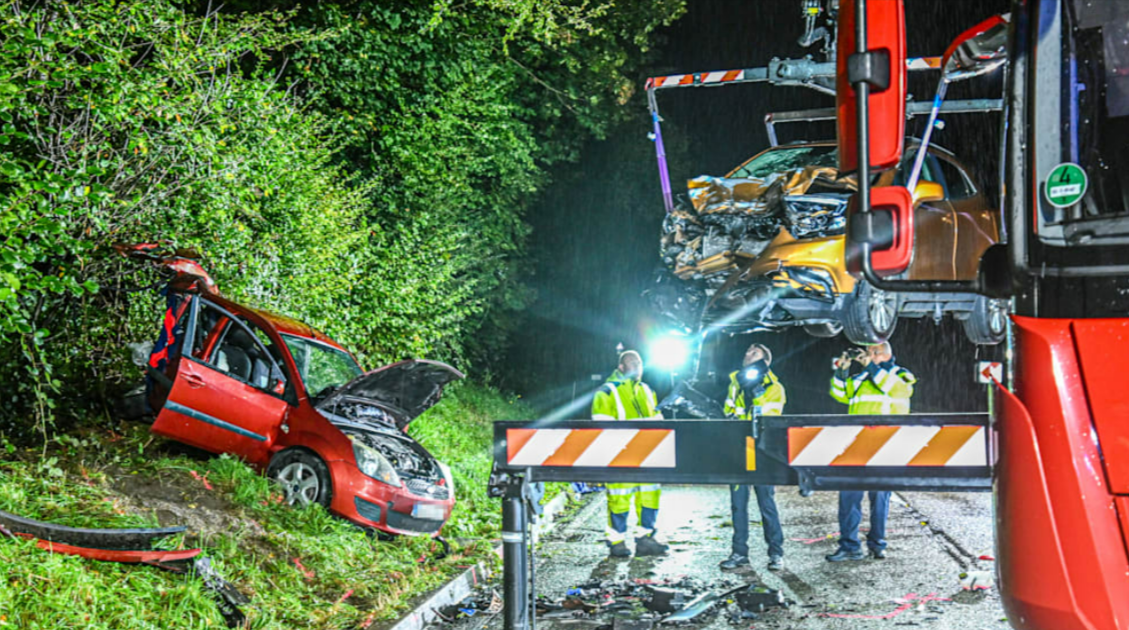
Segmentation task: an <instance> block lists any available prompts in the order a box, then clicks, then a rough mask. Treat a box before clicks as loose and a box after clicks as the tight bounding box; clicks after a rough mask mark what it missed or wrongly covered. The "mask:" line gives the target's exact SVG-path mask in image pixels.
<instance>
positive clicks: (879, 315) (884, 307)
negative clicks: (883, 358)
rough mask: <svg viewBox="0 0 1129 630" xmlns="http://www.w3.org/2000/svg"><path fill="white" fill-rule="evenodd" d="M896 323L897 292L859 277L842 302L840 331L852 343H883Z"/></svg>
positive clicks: (892, 331) (892, 332)
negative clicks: (889, 290) (841, 329)
mask: <svg viewBox="0 0 1129 630" xmlns="http://www.w3.org/2000/svg"><path fill="white" fill-rule="evenodd" d="M897 325H898V296H896V295H894V294H892V293H888V292H886V291H882V290H879V289H875V288H874V287H873V286H871V285H870V283H869V282H866V281H865V280H860V281H859V283H858V286H857V287H856V288H855V293H854V295H851V296H850V297H849V298H848V299H847V302H846V304H844V305H843V332H844V333H845V334H846V335H847V339H849V340H850V341H851V343H858V344H874V343H882V342H883V341H886V340H887V339H889V338H890V335H892V334H894V328H895V327H896V326H897Z"/></svg>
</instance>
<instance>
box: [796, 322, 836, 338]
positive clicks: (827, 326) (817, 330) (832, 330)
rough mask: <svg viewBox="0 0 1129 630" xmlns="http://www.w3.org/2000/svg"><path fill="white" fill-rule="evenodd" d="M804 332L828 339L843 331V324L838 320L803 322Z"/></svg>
mask: <svg viewBox="0 0 1129 630" xmlns="http://www.w3.org/2000/svg"><path fill="white" fill-rule="evenodd" d="M804 332H806V333H807V334H809V335H811V336H812V337H821V338H824V339H829V338H831V337H837V336H839V333H841V332H843V325H842V324H840V323H839V322H824V323H822V324H804Z"/></svg>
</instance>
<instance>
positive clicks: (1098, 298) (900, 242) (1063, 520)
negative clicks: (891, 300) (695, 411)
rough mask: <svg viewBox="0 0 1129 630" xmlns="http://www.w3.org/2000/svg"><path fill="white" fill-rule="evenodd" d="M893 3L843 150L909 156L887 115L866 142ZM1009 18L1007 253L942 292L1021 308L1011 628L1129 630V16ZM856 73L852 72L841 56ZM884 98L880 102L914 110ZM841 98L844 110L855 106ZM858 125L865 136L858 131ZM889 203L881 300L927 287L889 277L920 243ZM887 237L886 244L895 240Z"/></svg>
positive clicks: (871, 267)
mask: <svg viewBox="0 0 1129 630" xmlns="http://www.w3.org/2000/svg"><path fill="white" fill-rule="evenodd" d="M856 2H857V5H856ZM844 4H845V5H854V6H848V7H846V8H845V9H844V11H846V12H848V13H852V14H853V12H854V8H855V6H859V5H862V6H865V2H864V0H845V2H844ZM888 4H889V5H896V11H895V10H892V7H891V6H887V3H885V2H871V3H870V5H871V6H870V7H869V9H868V10H867V12H866V15H867V20H870V18H874V17H877V18H878V19H875V20H873V22H874V28H873V29H871V30H870V31H869V33H868V35H871V34H872V35H873V37H872V38H871V39H870V41H869V42H868V46H866V47H860V48H862V51H861V52H860V53H855V52H854V51H848V54H850V56H851V58H854V61H853V62H852V63H853V65H854V68H853V69H852V70H851V72H850V73H848V72H847V70H846V68H845V67H844V66H841V67H840V73H841V74H844V75H846V74H850V75H851V77H852V78H851V79H850V85H852V86H856V87H858V88H859V90H858V92H859V93H860V96H858V97H857V100H858V109H857V111H858V112H859V114H858V116H857V118H858V121H859V122H857V123H855V122H852V120H851V119H850V117H849V116H847V117H842V116H841V117H840V120H839V125H840V143H841V145H842V144H843V142H844V139H845V138H847V139H850V138H856V137H857V138H860V139H862V138H866V139H868V140H870V141H871V147H875V146H877V147H897V146H900V141H901V138H900V135H899V134H901V133H903V132H902V131H900V130H899V129H897V126H896V125H888V124H883V123H882V121H881V120H878V121H875V120H874V119H873V118H871V119H869V120H870V122H869V131H867V130H866V125H865V124H864V122H865V121H867V116H866V110H865V107H866V105H865V104H864V101H866V100H867V98H868V97H867V94H866V92H867V88H862V87H861V86H862V85H864V84H868V83H869V84H875V83H877V82H876V81H875V80H874V76H875V75H874V74H873V73H871V74H868V73H867V72H866V68H865V67H863V69H862V71H860V70H859V68H860V67H862V66H865V65H866V64H860V63H857V62H858V60H859V59H860V58H861V57H864V56H865V53H870V52H874V51H880V52H881V51H883V50H885V51H886V53H885V54H890V55H891V56H893V57H897V53H898V46H897V45H896V43H895V44H894V45H891V43H890V42H891V41H893V40H895V39H896V38H897V36H898V34H897V33H896V32H895V31H896V29H894V28H892V27H890V26H889V22H890V15H892V14H896V13H900V11H901V4H902V3H901V2H900V1H896V2H891V3H888ZM876 14H877V16H876ZM865 21H866V20H862V22H863V24H862V25H861V27H860V28H861V30H862V31H863V32H864V33H866V32H867V31H868V29H867V25H866V23H865ZM1009 21H1010V24H1009V25H1008V27H1007V28H1008V37H1007V38H1006V61H1007V64H1008V69H1007V73H1008V75H1007V80H1006V88H1005V90H1006V93H1005V104H1004V105H1005V107H1004V109H1005V117H1006V119H1005V124H1004V125H1003V128H1004V137H1003V139H1002V145H1001V148H1002V155H1001V157H1002V160H1001V164H1002V169H1001V176H1002V181H1001V192H1002V197H1003V199H1002V203H1003V208H1002V213H1001V214H1002V218H1003V223H1004V228H1005V229H1004V243H1002V244H1001V245H998V246H993V247H992V248H989V250H988V251H986V252H985V254H984V255H983V257H982V258H981V263H980V269H979V274H978V278H977V280H976V281H974V282H969V283H966V284H964V285H963V286H954V285H953V284H952V283H948V284H945V283H935V284H933V285H931V286H932V287H933V288H934V289H935V290H963V291H970V292H976V293H980V294H984V295H988V296H991V297H1008V298H1010V299H1011V302H1012V324H1011V329H1010V334H1009V357H1010V359H1011V361H1010V369H1009V372H1010V373H1009V375H1008V378H1007V379H1006V380H1007V381H1008V384H1009V385H1010V386H1011V389H1010V391H1009V390H1008V389H1006V388H1005V387H1003V385H1000V386H999V387H998V388H997V389H998V390H999V404H998V405H997V408H996V413H995V417H994V418H993V423H992V426H993V428H994V429H995V431H994V433H995V435H996V436H997V437H996V447H995V451H996V453H995V455H996V456H995V458H994V469H993V485H994V491H995V493H996V541H997V542H996V544H997V547H998V549H997V552H998V553H997V559H998V563H997V570H998V572H999V585H1000V590H1001V595H1002V598H1003V602H1004V606H1005V608H1006V610H1007V612H1008V620H1009V621H1010V623H1011V624H1012V625H1013V626H1015V627H1017V628H1031V629H1038V630H1051V629H1054V630H1064V629H1075V628H1078V629H1082V628H1087V629H1103V630H1104V629H1111V630H1112V629H1114V628H1125V627H1129V596H1127V594H1129V544H1127V541H1129V399H1127V398H1126V397H1125V395H1124V394H1123V392H1122V390H1123V388H1124V380H1125V375H1126V374H1129V171H1127V169H1129V145H1127V144H1126V142H1125V138H1126V132H1127V131H1129V3H1126V2H1113V1H1110V2H1092V1H1087V0H1016V1H1015V2H1014V3H1013V5H1012V12H1011V15H1010V20H1009ZM856 23H857V22H856ZM1001 23H1002V20H997V21H996V22H995V26H998V25H999V24H1001ZM979 26H983V27H984V28H983V29H981V30H980V33H989V30H990V29H991V28H994V26H991V25H988V23H987V22H985V23H984V24H982V25H979ZM891 33H893V35H891ZM840 35H842V33H840ZM995 35H996V36H997V37H996V38H995V39H992V41H993V42H995V43H994V44H993V45H992V46H983V45H977V42H974V41H971V40H966V41H970V42H971V44H972V45H970V46H968V47H965V48H964V49H959V47H958V46H957V45H954V47H953V48H950V50H949V52H947V53H946V59H949V58H950V55H951V54H953V53H954V52H955V53H956V55H957V56H958V57H960V61H961V62H963V63H973V64H974V63H976V62H977V60H985V59H992V60H996V59H1003V58H1004V53H1005V44H1004V41H1005V39H1004V38H1003V37H1002V36H1001V35H1002V34H1001V32H1000V31H999V30H997V31H995ZM962 37H963V36H962ZM988 39H991V38H988V37H985V38H982V40H983V41H980V42H979V44H984V43H985V41H986V40H988ZM840 41H843V40H842V37H841V38H840ZM890 51H893V52H892V53H891V52H890ZM856 54H858V55H860V57H856V56H855V55H856ZM871 60H873V58H872V59H871ZM840 62H842V63H844V64H845V63H847V59H846V58H845V56H844V54H843V51H842V49H840ZM898 62H900V60H897V59H895V65H894V66H893V67H897V65H896V63H898ZM902 63H904V62H902ZM868 87H869V86H868ZM875 87H876V90H877V91H878V92H879V94H878V101H879V102H881V101H883V100H886V101H893V102H897V101H899V100H900V99H904V97H905V95H904V93H898V92H897V91H896V90H894V89H892V88H891V89H885V88H883V87H881V86H875ZM941 89H943V87H942V88H941ZM840 92H843V94H842V95H841V98H842V99H846V98H856V97H855V95H853V94H852V95H847V94H845V91H843V90H841V91H840ZM841 104H842V100H841ZM840 111H841V112H842V111H843V110H842V107H841V108H840ZM852 113H853V112H852ZM852 125H853V126H854V128H851V127H852ZM844 126H846V127H847V131H848V132H850V133H843V132H844ZM858 128H861V130H859V129H858ZM856 131H858V133H857V134H856V133H855V132H856ZM852 142H853V141H851V142H848V143H847V144H848V147H847V148H846V149H841V153H846V152H848V151H854V152H855V153H856V154H857V155H860V156H865V155H867V146H866V144H865V143H863V142H861V141H860V142H858V143H857V144H852ZM870 156H871V157H870V160H869V164H872V165H881V164H882V159H880V158H878V159H876V158H875V157H874V152H873V150H872V151H871V153H870ZM859 162H860V164H861V163H862V160H859ZM862 168H863V169H866V168H867V166H866V164H862ZM864 172H865V171H864ZM860 180H862V181H866V178H865V177H862V178H860ZM880 190H881V189H876V190H875V191H874V192H875V195H874V197H873V199H871V200H870V201H867V200H866V196H865V193H863V192H862V191H860V194H859V196H858V200H859V203H858V204H857V206H858V207H859V212H858V213H857V214H855V215H853V216H851V217H850V218H849V219H848V221H849V222H850V223H852V225H849V226H848V230H847V233H848V255H849V256H850V252H851V249H852V248H854V250H855V251H856V252H857V254H856V256H857V260H858V265H859V266H858V267H856V269H857V270H858V271H859V273H860V274H861V275H864V276H865V277H867V278H868V279H872V281H873V282H874V283H875V284H876V285H877V286H880V288H883V289H886V290H899V289H901V290H915V289H916V290H920V288H919V287H912V286H911V285H912V283H908V282H904V281H900V280H891V279H889V278H890V277H891V276H892V274H890V272H891V271H892V272H893V273H894V274H896V273H897V272H898V265H904V264H905V261H907V260H908V255H909V254H912V245H909V247H905V244H912V243H913V240H912V233H913V225H912V221H909V220H908V219H909V217H910V215H909V214H908V210H909V205H908V202H907V201H906V200H905V199H906V198H908V193H905V192H904V191H903V192H902V193H901V194H900V196H899V195H893V194H887V191H882V192H881V193H880V192H879V191H880ZM856 223H857V224H856ZM878 228H884V229H885V230H886V232H885V235H884V236H883V235H882V234H881V233H880V231H879V230H878ZM891 235H892V236H891ZM884 272H885V274H884ZM883 275H886V277H885V278H883V277H882V276H883ZM919 284H920V283H919Z"/></svg>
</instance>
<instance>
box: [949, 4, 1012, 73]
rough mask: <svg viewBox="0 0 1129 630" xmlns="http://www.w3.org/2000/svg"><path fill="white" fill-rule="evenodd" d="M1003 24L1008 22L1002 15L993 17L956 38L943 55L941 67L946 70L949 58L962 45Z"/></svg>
mask: <svg viewBox="0 0 1129 630" xmlns="http://www.w3.org/2000/svg"><path fill="white" fill-rule="evenodd" d="M1001 24H1007V20H1005V19H1004V18H1003V16H1002V15H993V16H992V17H990V18H988V19H986V20H984V21H983V22H981V23H979V24H977V25H976V26H973V27H972V28H970V29H968V30H966V31H965V32H963V33H961V34H960V35H957V36H956V38H955V39H953V43H951V44H949V47H948V48H946V49H945V54H944V55H941V67H942V68H944V67H945V64H947V63H949V58H950V57H952V56H953V53H954V52H956V49H957V48H958V47H959V46H960V45H961V44H963V43H964V42H966V41H968V40H970V39H972V38H973V37H976V36H977V35H981V34H983V33H986V32H988V31H989V30H991V29H993V28H995V27H997V26H999V25H1001Z"/></svg>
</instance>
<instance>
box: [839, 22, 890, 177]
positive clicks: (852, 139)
mask: <svg viewBox="0 0 1129 630" xmlns="http://www.w3.org/2000/svg"><path fill="white" fill-rule="evenodd" d="M856 9H857V5H856V3H855V0H840V2H839V24H838V29H839V36H838V43H837V49H836V57H835V58H836V68H835V76H836V83H835V107H836V110H837V113H836V123H837V132H838V133H837V136H838V138H839V172H841V173H852V172H854V171H855V170H857V169H858V166H859V165H858V157H859V148H858V113H857V111H858V110H857V107H858V106H857V97H856V95H855V88H854V84H855V83H856V82H858V81H865V82H866V83H867V84H868V85H869V86H870V88H869V89H870V92H869V98H867V109H868V112H867V121H868V123H867V127H868V129H869V134H868V135H869V142H870V144H869V145H868V147H869V153H870V166H871V168H875V169H883V168H889V167H891V166H894V165H896V164H898V162H899V161H900V160H901V157H902V149H903V148H904V146H905V135H906V19H905V6H904V4H903V0H883V1H881V2H875V1H871V2H868V3H867V5H866V52H864V53H860V52H859V50H858V46H857V42H856V37H855V24H856V13H857V10H856Z"/></svg>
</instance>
